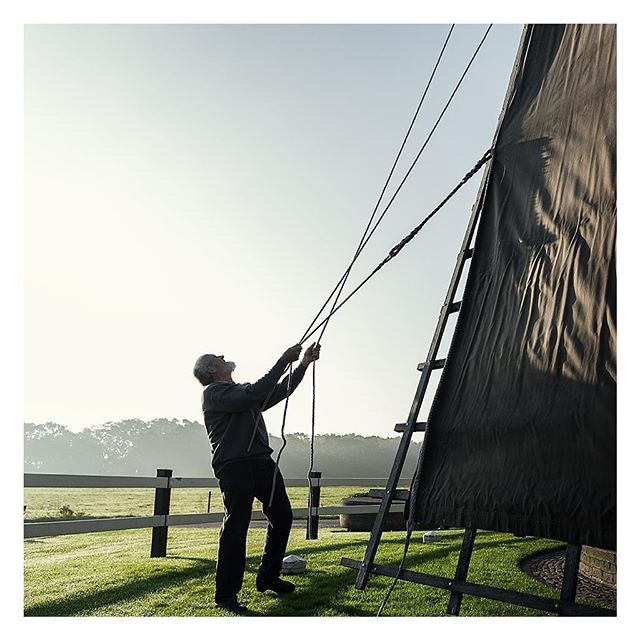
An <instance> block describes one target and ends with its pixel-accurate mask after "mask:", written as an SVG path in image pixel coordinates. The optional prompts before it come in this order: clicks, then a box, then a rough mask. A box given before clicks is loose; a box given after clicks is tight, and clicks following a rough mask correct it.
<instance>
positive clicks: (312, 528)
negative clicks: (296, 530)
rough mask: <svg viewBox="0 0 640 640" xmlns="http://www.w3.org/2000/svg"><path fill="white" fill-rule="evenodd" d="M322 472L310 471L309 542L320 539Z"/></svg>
mask: <svg viewBox="0 0 640 640" xmlns="http://www.w3.org/2000/svg"><path fill="white" fill-rule="evenodd" d="M321 476H322V473H321V472H320V471H310V472H309V480H310V484H311V487H310V490H309V505H308V506H309V513H308V514H307V540H317V539H318V522H319V520H320V516H319V515H318V508H319V507H320V477H321Z"/></svg>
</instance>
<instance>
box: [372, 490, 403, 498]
mask: <svg viewBox="0 0 640 640" xmlns="http://www.w3.org/2000/svg"><path fill="white" fill-rule="evenodd" d="M386 494H387V490H386V489H369V495H370V496H371V497H372V498H384V497H385V495H386ZM393 499H394V500H408V499H409V492H408V491H407V490H406V489H396V490H395V492H394V494H393Z"/></svg>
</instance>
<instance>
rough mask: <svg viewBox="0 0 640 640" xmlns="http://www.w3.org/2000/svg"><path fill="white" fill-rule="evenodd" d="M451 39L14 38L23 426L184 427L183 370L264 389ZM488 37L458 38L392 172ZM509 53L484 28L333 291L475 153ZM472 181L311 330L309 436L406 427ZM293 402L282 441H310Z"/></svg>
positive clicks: (280, 29)
mask: <svg viewBox="0 0 640 640" xmlns="http://www.w3.org/2000/svg"><path fill="white" fill-rule="evenodd" d="M448 28H449V25H433V26H430V25H345V26H340V25H337V26H336V25H287V26H278V25H254V26H223V25H194V26H190V25H179V26H175V25H161V26H156V25H137V26H106V25H99V26H81V25H71V26H46V25H43V26H29V27H27V28H26V32H25V131H26V133H25V290H24V295H25V338H24V340H25V361H24V371H25V385H24V389H25V421H28V422H44V421H55V422H59V423H61V424H65V425H67V426H68V427H70V428H71V429H73V430H79V429H82V428H83V427H86V426H91V425H96V424H100V423H104V422H106V421H110V420H120V419H125V418H140V419H153V418H158V417H166V418H178V419H182V418H186V419H190V420H198V421H200V422H202V415H201V410H200V394H201V389H202V388H201V386H200V385H199V384H198V382H197V381H196V380H195V378H193V376H192V368H193V363H194V361H195V359H196V358H197V357H198V356H199V355H200V354H201V353H205V352H212V353H217V354H224V355H225V356H226V358H227V359H231V360H234V361H235V362H236V363H237V369H236V373H235V379H236V380H237V381H239V382H244V381H252V380H255V379H256V378H258V377H260V376H261V375H262V374H264V373H265V372H266V371H267V370H268V369H269V368H270V367H271V366H272V365H273V363H274V362H275V360H276V359H277V358H278V357H279V356H280V355H281V353H282V352H283V351H284V349H285V348H286V347H288V346H290V345H292V344H294V343H295V342H296V341H297V340H298V339H299V338H300V336H301V334H302V332H303V330H304V329H305V328H306V326H307V325H308V323H309V322H310V321H311V319H312V318H313V316H314V315H315V313H316V311H317V310H318V308H319V306H320V304H321V303H322V302H323V301H324V299H325V298H326V296H327V294H328V293H329V291H330V290H331V289H332V288H333V286H334V284H335V283H336V282H337V280H338V278H339V277H340V275H341V274H342V273H343V271H344V269H345V267H346V266H347V263H348V262H349V260H350V258H351V256H352V254H353V251H354V250H355V247H356V245H357V242H358V240H359V239H360V236H361V234H362V231H363V229H364V226H365V224H366V221H367V220H368V218H369V215H370V214H371V211H372V208H373V206H374V204H375V201H376V199H377V196H378V194H379V191H380V189H381V187H382V185H383V183H384V180H385V178H386V175H387V172H388V170H389V168H390V166H391V163H392V161H393V158H394V157H395V153H396V151H397V149H398V147H399V145H400V142H401V140H402V137H403V135H404V132H405V130H406V128H407V126H408V124H409V121H410V119H411V117H412V115H413V112H414V110H415V108H416V106H417V103H418V100H419V98H420V96H421V95H422V92H423V90H424V87H425V85H426V81H427V78H428V76H429V74H430V72H431V69H432V67H433V64H434V62H435V59H436V57H437V54H438V52H439V50H440V47H441V46H442V43H443V41H444V38H445V36H446V33H447V30H448ZM485 28H486V25H460V26H457V27H456V28H455V30H454V32H453V36H452V38H451V41H450V43H449V47H448V49H447V51H446V53H445V56H444V58H443V61H442V63H441V67H440V70H439V73H438V75H437V76H436V78H435V81H434V84H433V86H432V90H431V92H430V94H429V96H428V97H427V101H426V103H425V106H424V108H423V112H422V114H421V116H420V119H419V120H418V122H417V124H416V127H415V129H414V133H413V135H412V139H411V141H410V143H409V145H408V148H407V149H406V151H405V156H404V158H405V160H404V161H403V162H401V165H400V169H401V170H402V169H403V168H406V167H407V166H408V164H409V162H410V161H411V160H412V159H413V157H414V155H415V153H416V151H417V149H418V148H419V147H420V145H421V144H422V142H423V141H424V138H425V137H426V134H427V133H428V131H429V130H430V128H431V126H432V124H433V122H434V121H435V118H436V117H437V115H438V114H439V112H440V110H441V108H442V106H443V105H444V103H445V101H446V99H447V98H448V96H449V93H450V92H451V90H452V89H453V87H454V85H455V83H456V82H457V80H458V78H459V76H460V74H461V73H462V70H463V69H464V67H465V65H466V63H467V61H468V59H469V57H470V56H471V53H472V52H473V50H474V49H475V47H476V45H477V44H478V42H479V40H480V38H481V37H482V34H483V33H484V30H485ZM520 33H521V26H520V25H495V26H494V27H493V29H492V31H491V33H490V34H489V37H488V39H487V41H486V43H485V45H484V47H483V49H482V50H481V52H480V54H479V55H478V58H477V59H476V61H475V63H474V65H473V67H472V68H471V70H470V72H469V74H468V76H467V78H466V80H465V82H464V84H463V86H462V88H461V90H460V91H459V93H458V94H457V96H456V97H455V99H454V102H453V103H452V105H451V108H450V109H449V111H448V112H447V114H446V115H445V117H444V119H443V121H442V123H441V125H440V127H439V129H438V130H437V133H436V135H435V136H434V138H433V139H432V141H431V143H430V145H429V146H428V147H427V150H426V151H425V153H424V155H423V157H422V159H421V160H420V162H419V164H418V165H417V167H416V168H415V170H414V172H413V173H412V175H411V177H410V178H409V180H408V182H407V184H406V185H405V187H404V189H403V191H402V192H401V194H400V196H399V197H398V198H397V200H396V202H395V203H394V205H393V206H392V207H391V209H390V210H389V213H388V214H387V216H386V218H385V220H384V222H383V223H382V224H381V226H380V227H379V229H378V231H377V232H376V235H375V236H374V238H373V240H372V241H371V243H370V244H369V246H368V247H367V249H366V251H365V253H364V254H363V256H362V258H361V261H360V262H359V263H358V264H357V265H356V268H355V269H354V272H353V274H352V278H351V280H350V283H351V285H355V284H357V283H358V282H359V281H360V279H361V278H362V277H363V276H364V275H366V274H367V273H368V272H369V271H370V270H371V268H372V267H373V266H375V265H376V264H377V263H378V262H379V261H380V260H381V259H382V258H383V257H384V256H385V255H386V253H387V252H388V250H389V249H390V248H391V247H392V246H393V245H394V244H396V242H397V241H398V240H399V239H400V238H402V237H403V236H404V235H405V234H406V233H407V232H408V231H409V230H410V229H411V228H413V227H414V226H415V224H417V222H419V221H420V220H421V219H422V218H423V217H424V215H426V213H428V212H429V211H430V210H431V209H432V208H433V207H434V206H435V205H437V204H438V202H439V201H440V200H441V199H442V198H443V197H444V196H445V195H446V194H447V193H448V191H449V190H450V189H451V188H452V187H453V186H454V185H455V184H456V183H457V182H458V180H459V179H460V178H461V177H462V176H463V175H464V174H465V173H466V172H467V171H468V170H469V169H470V168H471V167H472V166H473V164H474V163H475V162H476V160H477V159H478V158H480V157H481V156H482V154H483V153H484V151H485V150H486V149H487V148H488V147H489V146H490V144H491V141H492V138H493V135H494V132H495V128H496V123H497V118H498V115H499V112H500V109H501V106H502V102H503V99H504V94H505V91H506V86H507V82H508V78H509V74H510V71H511V68H512V65H513V60H514V56H515V52H516V48H517V44H518V40H519V37H520ZM402 175H403V172H401V173H398V178H397V179H396V180H395V181H394V182H393V183H392V184H393V185H396V184H397V183H398V181H399V179H400V178H401V177H402ZM478 183H479V176H478V177H476V179H474V180H473V181H472V182H471V183H470V184H468V185H467V186H466V187H465V188H464V190H463V191H461V192H460V193H459V194H458V195H457V196H455V198H454V200H452V201H451V202H450V203H449V204H448V205H447V207H446V208H445V209H444V210H443V211H441V212H440V214H438V217H436V218H435V219H434V220H433V221H432V222H430V223H429V224H428V225H427V226H426V227H425V229H424V230H423V232H422V233H421V234H420V235H419V236H418V238H417V239H416V240H414V241H413V243H412V244H411V245H409V246H408V247H407V248H406V249H405V251H403V253H402V254H401V255H400V256H399V257H398V258H396V260H394V261H393V262H392V263H391V264H389V265H388V266H387V267H386V268H385V269H384V270H383V271H382V272H380V273H379V274H378V275H377V276H376V277H375V278H374V279H373V280H372V281H371V282H370V283H369V284H368V285H367V286H366V287H365V288H364V289H363V290H362V291H361V292H360V293H358V294H357V295H356V297H354V298H353V299H352V301H351V302H349V303H348V304H347V305H346V306H345V307H344V308H343V310H341V311H340V312H339V313H338V314H337V315H336V316H335V318H334V319H333V321H332V323H331V324H330V325H329V328H328V330H327V332H326V334H325V337H324V339H323V348H322V358H321V360H320V362H319V363H318V368H317V372H318V389H317V396H318V399H317V431H318V432H319V433H339V434H344V433H351V432H355V433H358V434H362V435H379V436H391V435H394V434H393V425H394V424H395V423H396V422H403V421H404V420H405V419H406V417H407V413H408V411H409V407H410V404H411V401H412V399H413V394H414V392H415V388H416V385H417V383H418V379H419V375H420V374H419V373H418V372H417V371H416V364H417V363H418V362H420V361H422V360H424V358H425V355H426V352H427V349H428V346H429V343H430V340H431V336H432V333H433V329H434V327H435V324H436V321H437V317H438V313H439V310H440V307H441V305H442V302H443V299H444V295H445V292H446V288H447V285H448V282H449V279H450V277H451V272H452V269H453V265H454V263H455V258H456V254H457V252H458V250H459V247H460V242H461V240H462V234H463V231H464V228H465V226H466V223H467V220H468V215H469V212H470V209H471V206H472V204H473V201H474V200H475V197H476V193H477V189H478ZM391 193H392V191H390V192H389V194H391ZM350 288H351V286H349V285H348V286H347V290H350ZM450 328H451V329H452V328H453V326H451V327H450ZM441 355H442V354H441ZM43 372H44V373H43ZM309 373H310V372H309ZM44 382H46V383H44ZM434 382H435V380H434ZM434 388H435V384H433V385H432V391H433V389H434ZM310 390H311V376H310V375H309V376H308V377H307V378H306V379H305V380H304V381H303V383H302V385H301V387H300V389H299V390H298V391H297V392H296V393H295V395H294V396H293V397H292V400H291V403H290V412H289V418H288V423H287V432H289V433H292V432H307V433H308V431H309V416H310V397H311V396H310ZM430 397H431V394H429V396H428V399H430ZM428 404H429V403H428V402H425V405H424V409H423V414H424V415H426V412H427V409H428ZM424 415H423V417H424ZM280 416H281V410H279V409H278V408H276V409H273V410H271V411H270V412H268V413H267V414H266V420H267V426H268V430H269V432H270V433H272V434H278V433H279V432H280Z"/></svg>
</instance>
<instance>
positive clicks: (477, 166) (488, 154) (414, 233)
mask: <svg viewBox="0 0 640 640" xmlns="http://www.w3.org/2000/svg"><path fill="white" fill-rule="evenodd" d="M492 155H493V149H489V150H487V151H486V152H485V153H484V155H483V156H482V158H480V160H478V162H476V164H475V165H474V167H473V168H472V169H471V170H470V171H468V172H467V173H466V175H465V176H464V177H463V178H462V180H460V182H459V183H458V184H457V185H456V186H455V187H454V188H453V189H452V190H451V191H450V192H449V193H448V194H447V196H446V197H445V198H444V200H442V202H440V204H439V205H438V206H437V207H436V208H435V209H433V210H432V211H431V212H430V213H429V214H428V215H427V216H426V217H425V218H424V219H423V220H422V221H421V222H420V223H419V224H418V225H417V226H416V227H415V228H414V229H412V230H411V231H410V232H409V233H408V234H407V235H406V236H405V237H404V238H403V239H402V240H401V241H400V242H398V244H396V245H395V246H394V247H393V248H392V249H391V250H390V251H389V254H388V255H387V256H386V258H385V259H384V260H382V262H380V264H378V266H377V267H376V268H375V269H374V270H373V271H372V272H371V273H370V274H369V275H368V276H367V277H366V278H365V279H364V280H362V282H360V284H359V285H358V286H357V287H356V288H355V289H354V290H353V291H352V292H351V293H350V294H349V295H348V296H347V297H346V298H345V299H344V300H343V301H342V302H341V303H340V304H339V305H338V306H337V307H336V308H335V309H334V310H333V313H331V314H330V315H328V316H327V317H325V318H323V319H322V320H321V321H320V322H318V324H316V325H315V326H314V327H313V328H312V329H311V331H309V332H308V334H307V337H306V338H305V340H308V339H309V338H310V337H311V336H312V335H313V334H314V333H316V332H317V331H318V330H319V329H320V327H322V325H323V323H324V322H325V321H326V320H328V318H330V317H332V316H333V315H335V314H336V313H337V312H338V311H339V310H340V309H341V308H342V307H343V306H344V305H345V304H346V303H347V302H349V300H351V298H352V297H353V296H354V295H355V294H356V293H358V291H360V289H362V287H364V285H365V284H366V283H367V282H369V280H371V278H373V276H374V275H375V274H376V273H378V271H380V269H382V267H384V266H385V265H386V264H387V263H389V262H391V260H393V259H394V258H395V257H396V256H397V255H398V254H399V253H400V252H401V251H402V250H403V249H404V248H405V247H406V246H407V245H408V244H409V243H410V242H411V241H412V240H413V239H414V238H415V237H416V236H417V235H418V233H420V231H421V230H422V228H423V227H424V225H425V224H427V222H429V220H431V218H433V217H434V216H435V215H436V214H437V213H438V212H439V211H440V209H442V207H444V205H445V204H447V202H449V200H451V198H452V197H453V196H454V195H455V194H456V193H457V192H458V191H459V190H460V189H461V188H462V187H463V186H464V185H465V184H466V183H467V182H469V180H470V179H471V178H472V177H473V176H474V175H475V174H476V173H478V171H480V169H482V167H483V166H484V165H485V164H486V163H487V162H488V161H489V159H490V158H491V156H492ZM300 344H302V343H300Z"/></svg>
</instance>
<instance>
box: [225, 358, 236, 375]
mask: <svg viewBox="0 0 640 640" xmlns="http://www.w3.org/2000/svg"><path fill="white" fill-rule="evenodd" d="M224 365H225V366H224V373H233V372H234V371H235V370H236V363H235V362H232V361H230V360H229V361H228V362H225V363H224Z"/></svg>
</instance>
